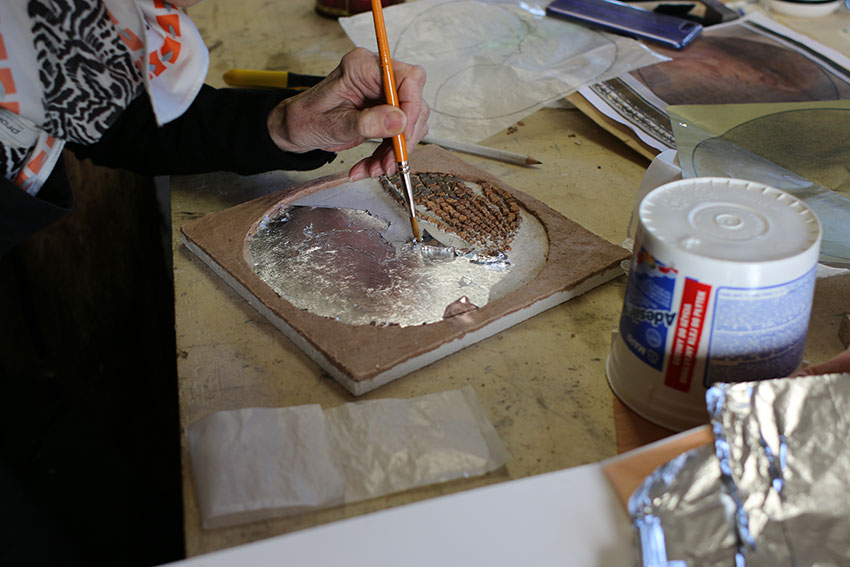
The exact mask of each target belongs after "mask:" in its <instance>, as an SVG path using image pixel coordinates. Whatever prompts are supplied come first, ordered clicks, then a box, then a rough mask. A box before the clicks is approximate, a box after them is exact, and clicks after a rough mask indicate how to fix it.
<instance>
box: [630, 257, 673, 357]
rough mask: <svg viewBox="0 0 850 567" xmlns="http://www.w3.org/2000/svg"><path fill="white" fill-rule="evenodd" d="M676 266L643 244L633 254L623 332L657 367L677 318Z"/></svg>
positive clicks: (634, 350)
mask: <svg viewBox="0 0 850 567" xmlns="http://www.w3.org/2000/svg"><path fill="white" fill-rule="evenodd" d="M676 275H677V272H676V269H675V268H672V267H670V266H666V265H664V264H663V263H662V262H659V261H658V260H656V259H655V257H653V256H652V254H650V253H649V252H647V250H646V249H645V248H643V247H641V248H640V251H639V252H638V253H637V254H636V255H634V256H633V257H632V266H631V273H630V274H629V280H628V283H627V284H626V298H625V301H624V304H623V313H622V316H621V317H620V335H621V336H622V337H623V340H624V341H625V344H626V345H627V346H628V348H629V350H631V351H632V353H634V355H635V356H637V357H638V358H639V359H640V360H642V361H644V362H645V363H646V364H648V365H649V366H651V367H653V368H655V369H656V370H659V371H660V370H661V367H662V365H663V364H664V351H665V348H666V345H667V330H668V328H670V327H671V326H672V325H673V323H675V321H676V312H675V311H673V310H672V306H673V292H674V290H675V287H676Z"/></svg>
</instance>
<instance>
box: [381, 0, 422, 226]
mask: <svg viewBox="0 0 850 567" xmlns="http://www.w3.org/2000/svg"><path fill="white" fill-rule="evenodd" d="M372 18H373V19H374V20H375V35H376V36H377V39H378V55H379V57H380V58H381V70H382V71H383V75H384V93H385V94H386V97H387V104H391V105H393V106H395V107H396V108H401V105H399V102H398V92H397V91H396V86H395V75H394V74H393V63H392V60H391V59H390V45H389V41H387V29H386V26H385V25H384V10H383V7H382V6H381V0H372ZM393 151H394V152H395V159H396V162H398V174H399V177H400V178H401V180H402V183H403V184H404V192H405V193H406V195H407V205H408V207H409V208H410V228H411V229H412V230H413V241H414V242H418V241H419V224H418V223H417V222H416V205H415V204H414V202H413V183H411V181H410V163H408V161H407V141H406V140H405V139H404V134H399V135H398V136H394V137H393Z"/></svg>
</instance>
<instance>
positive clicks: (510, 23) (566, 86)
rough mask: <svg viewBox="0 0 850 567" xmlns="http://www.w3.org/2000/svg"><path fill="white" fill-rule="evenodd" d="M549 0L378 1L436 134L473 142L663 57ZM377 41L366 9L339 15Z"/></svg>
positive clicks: (351, 32) (357, 34)
mask: <svg viewBox="0 0 850 567" xmlns="http://www.w3.org/2000/svg"><path fill="white" fill-rule="evenodd" d="M546 4H547V2H534V1H531V2H520V1H517V0H477V1H476V0H419V1H417V2H406V3H404V4H399V5H395V6H390V7H388V8H386V9H385V10H384V19H385V21H386V28H387V37H388V40H389V45H390V52H391V54H392V57H393V59H397V60H399V61H404V62H406V63H413V64H416V65H421V66H422V67H424V68H425V70H426V72H427V74H428V81H427V83H426V85H425V90H424V93H423V95H424V98H425V100H426V101H427V102H428V104H429V106H430V107H431V118H430V120H429V123H428V124H429V128H430V132H431V134H432V135H434V136H442V137H446V138H454V139H456V140H462V141H466V142H477V141H480V140H482V139H483V138H486V137H488V136H490V135H492V134H495V133H496V132H498V131H499V130H502V129H504V128H506V127H508V126H510V125H512V124H514V123H516V122H517V121H518V120H521V119H522V118H524V117H525V116H528V115H529V114H531V113H533V112H534V111H535V110H537V109H538V108H540V107H542V106H544V105H545V104H546V103H549V102H551V101H553V100H556V99H558V98H561V97H564V96H566V95H567V94H570V93H571V92H574V91H575V90H577V89H578V88H579V87H581V86H583V85H586V84H589V83H593V82H597V81H604V80H607V79H610V78H613V77H616V76H618V75H621V74H623V73H626V72H627V71H631V70H633V69H637V68H639V67H642V66H645V65H651V64H653V63H657V62H659V61H663V60H665V58H663V57H661V56H659V55H657V54H655V53H653V52H652V51H650V50H649V49H648V48H646V47H645V46H643V45H642V44H640V43H638V42H637V41H635V40H632V39H628V38H624V37H620V36H616V35H611V34H605V33H600V32H596V31H592V30H590V29H588V28H586V27H583V26H581V25H578V24H573V23H570V22H566V21H563V20H559V19H555V18H550V17H547V16H546V15H545V7H546ZM339 22H340V25H341V26H342V28H343V30H344V31H345V33H346V34H348V36H349V37H350V38H351V40H352V41H353V42H354V43H355V44H356V45H358V46H361V47H366V48H368V49H371V50H373V51H376V50H377V42H376V39H375V27H374V22H373V20H372V15H371V13H368V12H367V13H363V14H359V15H357V16H352V17H350V18H340V20H339Z"/></svg>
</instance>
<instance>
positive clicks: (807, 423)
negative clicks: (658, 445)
mask: <svg viewBox="0 0 850 567" xmlns="http://www.w3.org/2000/svg"><path fill="white" fill-rule="evenodd" d="M707 402H708V409H709V414H710V415H711V419H712V427H713V430H714V436H715V444H714V446H713V447H712V446H706V447H702V448H699V449H694V450H693V451H691V452H689V453H686V454H685V455H683V456H681V457H679V458H677V459H674V460H673V461H671V462H670V463H667V464H666V465H664V466H662V467H660V468H659V469H657V470H656V471H655V472H654V473H653V474H652V475H650V477H648V478H647V479H646V481H645V482H644V483H643V485H642V486H641V487H639V488H638V490H636V491H635V493H634V494H633V495H632V497H631V499H630V501H629V511H630V513H631V514H632V517H633V520H634V525H635V529H636V532H637V534H638V539H639V545H638V547H639V550H640V554H639V555H640V557H641V559H642V560H643V564H644V565H647V566H648V565H653V566H655V565H677V566H685V565H699V566H703V565H736V566H749V567H754V566H758V567H761V566H765V567H767V566H775V565H795V566H804V565H847V564H850V537H848V534H850V502H848V499H847V496H846V495H847V494H848V493H850V374H829V375H823V376H807V377H799V378H782V379H776V380H764V381H759V382H742V383H736V384H716V385H714V386H712V387H711V388H709V390H708V391H707Z"/></svg>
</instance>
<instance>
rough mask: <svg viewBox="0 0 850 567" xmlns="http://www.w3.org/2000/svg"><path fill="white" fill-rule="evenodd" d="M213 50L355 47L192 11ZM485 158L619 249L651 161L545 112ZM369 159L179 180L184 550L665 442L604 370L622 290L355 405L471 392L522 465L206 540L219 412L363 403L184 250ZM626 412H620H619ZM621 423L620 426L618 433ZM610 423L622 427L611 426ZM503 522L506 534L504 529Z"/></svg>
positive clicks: (266, 14)
mask: <svg viewBox="0 0 850 567" xmlns="http://www.w3.org/2000/svg"><path fill="white" fill-rule="evenodd" d="M188 12H189V15H190V16H191V17H192V19H193V21H194V22H195V23H196V25H197V26H198V28H199V29H200V31H201V33H202V35H203V36H204V38H205V41H206V43H207V45H208V47H209V48H210V57H211V64H210V71H209V76H208V83H209V84H212V85H214V86H224V83H223V81H222V79H221V76H222V74H223V72H224V71H226V70H228V69H231V68H254V69H279V70H283V69H285V70H289V71H294V72H298V73H309V74H325V73H327V72H329V71H330V70H331V69H332V68H333V67H334V66H335V65H336V63H337V62H338V61H339V59H340V57H341V56H342V55H343V54H344V53H345V52H347V51H348V50H349V49H351V48H352V47H353V45H352V44H351V42H350V40H348V39H347V37H346V36H345V35H344V33H343V32H342V30H341V28H340V27H339V24H338V23H337V22H336V21H335V20H332V19H327V18H325V17H322V16H319V15H318V14H317V13H316V12H315V11H314V2H313V0H287V1H286V2H267V1H262V0H242V1H240V2H226V1H224V0H207V1H206V2H202V3H200V4H198V5H197V6H195V7H192V8H190V9H189V10H188ZM482 144H483V145H487V146H491V147H495V148H502V149H507V150H512V151H519V152H522V153H526V154H529V155H532V156H534V157H536V158H538V159H540V160H541V161H542V162H543V165H541V166H537V167H533V168H523V167H519V166H514V165H508V164H504V163H500V162H496V161H492V160H488V159H484V158H476V157H473V156H467V155H464V154H459V155H460V156H461V157H462V158H463V159H464V160H466V161H468V162H470V163H471V164H473V165H475V166H477V167H479V168H481V169H484V170H486V171H488V172H490V173H492V174H494V175H496V176H498V177H499V178H501V179H502V180H504V181H505V182H506V183H508V184H510V185H511V186H513V187H515V188H517V189H520V190H521V191H524V192H526V193H529V194H530V195H532V196H533V197H535V198H537V199H540V200H541V201H543V202H545V203H546V204H548V205H549V206H551V207H552V208H554V209H556V210H558V211H560V212H561V213H563V214H564V215H565V216H567V217H569V218H571V219H573V220H574V221H576V222H578V223H579V224H581V225H583V226H584V227H585V228H587V229H589V230H591V231H593V232H595V233H596V234H598V235H600V236H601V237H603V238H605V239H607V240H608V241H609V242H612V243H615V244H618V243H620V242H622V241H623V239H624V238H625V236H626V228H627V224H628V220H629V217H630V215H631V210H632V206H633V202H634V198H635V194H636V192H637V188H638V184H639V182H640V180H641V177H642V176H643V174H644V171H645V169H646V167H647V166H648V165H649V162H648V161H647V159H646V158H644V157H642V156H640V155H639V154H638V153H636V152H635V151H633V150H631V149H629V148H628V147H626V146H625V145H624V144H623V143H622V142H621V141H619V140H618V139H617V138H615V137H614V136H612V135H611V134H609V133H607V132H606V131H604V130H603V129H602V128H600V127H599V126H597V125H596V124H595V123H593V122H592V121H591V120H590V119H588V118H587V117H586V116H585V115H583V114H581V113H580V112H579V111H577V110H574V109H543V110H540V111H538V112H536V113H535V114H533V115H531V116H529V117H528V118H526V119H524V120H522V123H521V124H520V125H519V126H518V128H517V130H516V131H515V132H513V131H512V132H510V133H508V132H507V131H503V132H500V133H498V134H495V135H493V136H492V137H490V138H489V139H487V140H484V141H483V142H482ZM369 151H371V147H369V146H368V145H367V146H366V147H361V148H355V149H353V150H348V151H346V152H342V153H341V154H340V155H339V157H338V158H337V159H336V161H334V162H333V163H331V164H328V165H326V166H325V167H323V168H322V169H319V170H316V171H312V172H303V173H298V172H273V173H267V174H261V175H256V176H250V177H240V176H237V175H232V174H224V173H218V174H209V175H196V176H183V177H175V178H173V179H172V182H171V185H172V187H171V190H172V196H171V205H172V228H173V261H174V286H175V316H176V327H177V355H178V358H177V360H178V379H179V396H180V420H181V429H182V460H183V488H184V497H183V498H184V510H185V537H186V552H187V555H189V556H194V555H199V554H202V553H207V552H210V551H213V550H217V549H222V548H226V547H232V546H235V545H238V544H242V543H247V542H250V541H255V540H258V539H262V538H266V537H271V536H274V535H278V534H283V533H287V532H291V531H294V530H298V529H303V528H308V527H311V526H316V525H320V524H323V523H327V522H332V521H335V520H339V519H342V518H347V517H351V516H355V515H358V514H363V513H366V512H372V511H376V510H380V509H384V508H388V507H393V506H398V505H401V504H406V503H409V502H414V501H418V500H422V499H426V498H432V497H435V496H439V495H442V494H449V493H452V492H457V491H461V490H468V489H470V488H474V487H479V486H483V485H487V484H491V483H496V482H503V481H506V480H510V479H518V478H522V477H527V476H530V475H536V474H541V473H545V472H549V471H553V470H558V469H562V468H565V467H572V466H576V465H580V464H584V463H589V462H595V461H599V460H601V459H605V458H607V457H611V456H613V455H615V454H616V453H617V452H618V427H619V437H620V444H621V446H622V445H623V444H624V443H625V444H626V445H635V444H639V443H643V442H646V441H648V440H652V439H654V438H657V437H659V436H661V435H665V434H667V433H668V432H666V431H664V430H661V429H660V428H652V427H646V424H645V423H643V422H642V420H640V419H639V418H636V416H634V415H633V414H630V413H629V412H627V411H623V408H622V407H621V406H620V405H618V404H617V403H616V402H615V399H614V398H613V396H612V394H611V391H610V389H609V387H608V384H607V381H606V378H605V370H604V363H605V357H606V356H607V353H608V349H609V345H610V340H611V333H612V331H613V330H615V329H616V327H617V323H618V320H619V316H620V310H621V307H622V300H623V291H624V286H625V278H624V277H620V278H618V279H617V280H614V281H612V282H610V283H608V284H606V285H604V286H601V287H599V288H597V289H595V290H593V291H591V292H589V293H587V294H585V295H583V296H581V297H579V298H577V299H573V300H571V301H569V302H567V303H565V304H562V305H560V306H558V307H555V308H553V309H551V310H549V311H546V312H544V313H542V314H540V315H538V316H536V317H534V318H532V319H530V320H528V321H525V322H523V323H521V324H519V325H517V326H515V327H512V328H510V329H507V330H506V331H504V332H502V333H499V334H498V335H496V336H494V337H491V338H489V339H486V340H484V341H482V342H480V343H478V344H475V345H473V346H471V347H469V348H466V349H464V350H462V351H460V352H458V353H456V354H453V355H451V356H449V357H447V358H445V359H443V360H441V361H438V362H436V363H434V364H432V365H430V366H428V367H426V368H423V369H421V370H419V371H417V372H414V373H413V374H410V375H408V376H406V377H404V378H402V379H399V380H397V381H395V382H392V383H390V384H388V385H386V386H383V387H381V388H379V389H378V390H376V391H374V392H372V393H370V394H367V395H366V396H363V397H362V398H359V399H374V398H383V397H399V398H411V397H415V396H420V395H424V394H428V393H433V392H440V391H445V390H449V389H456V388H460V387H462V386H466V385H472V386H473V387H474V388H475V391H476V393H477V395H478V397H479V398H480V399H481V402H482V404H483V406H484V408H485V410H486V411H487V413H488V415H489V417H490V420H491V421H492V422H493V424H494V425H495V427H496V429H497V431H498V433H499V435H500V436H501V438H502V440H503V441H504V443H505V445H506V446H507V448H508V450H509V451H510V452H511V454H512V459H511V460H510V461H509V462H508V464H507V465H506V467H504V468H503V469H500V470H498V471H496V472H494V473H491V474H489V475H486V476H484V477H482V478H476V479H469V480H459V481H454V482H449V483H445V484H441V485H438V486H431V487H425V488H421V489H417V490H412V491H408V492H405V493H402V494H393V495H390V496H386V497H383V498H379V499H374V500H370V501H366V502H359V503H356V504H352V505H347V506H342V507H338V508H333V509H329V510H322V511H318V512H311V513H306V514H302V515H299V516H295V517H290V518H281V519H275V520H270V521H265V522H255V523H251V524H245V525H242V526H236V527H231V528H220V529H214V530H204V529H203V528H202V527H201V525H200V518H199V512H198V506H197V501H196V499H195V493H194V488H193V485H192V472H191V463H190V459H189V454H188V444H187V440H186V435H185V432H186V428H187V427H188V426H189V424H191V423H192V422H194V421H195V420H197V419H199V418H201V417H203V416H205V415H207V414H209V413H212V412H214V411H218V410H225V409H235V408H242V407H281V406H295V405H300V404H308V403H318V404H320V405H321V406H322V407H323V408H329V407H334V406H337V405H340V404H343V403H347V402H351V401H354V399H355V398H354V397H352V396H351V395H350V394H349V393H348V392H346V391H345V390H344V389H343V388H342V387H341V386H339V385H338V384H337V383H336V382H335V381H333V380H332V379H330V378H329V377H327V376H326V375H324V374H323V372H322V371H321V370H320V368H319V367H318V366H317V365H316V364H315V363H314V362H313V361H312V360H311V359H309V358H308V357H307V356H306V355H304V354H303V353H302V352H301V351H300V350H299V349H298V348H296V347H295V346H294V345H293V344H292V343H291V342H289V341H288V340H287V339H286V338H284V337H283V335H282V334H280V333H279V332H278V331H277V330H276V329H275V328H274V327H273V326H272V325H271V324H270V323H268V322H267V321H266V320H265V319H264V318H263V317H262V316H261V315H260V314H259V313H258V312H256V311H255V310H254V309H253V308H252V307H250V306H249V305H248V304H247V303H246V302H245V301H244V300H243V299H242V298H241V297H240V296H238V295H237V294H236V293H235V292H234V291H232V290H231V289H230V288H229V287H228V286H227V285H226V284H225V283H224V282H223V281H222V280H221V279H219V278H218V277H216V276H215V275H214V274H213V273H212V272H211V270H209V269H208V268H207V267H206V266H205V265H204V264H202V263H201V262H200V261H199V260H198V259H197V258H195V257H194V256H193V255H192V254H191V253H190V252H189V251H188V250H187V249H186V248H185V246H183V245H182V243H181V240H180V233H179V227H180V225H181V224H182V223H184V222H186V221H188V220H191V219H194V218H197V217H198V216H201V215H204V214H206V213H209V212H213V211H217V210H221V209H224V208H227V207H230V206H233V205H235V204H238V203H240V202H243V201H246V200H249V199H252V198H254V197H257V196H259V195H262V194H265V193H268V192H270V191H274V190H278V189H281V188H286V187H292V186H294V185H297V184H300V183H302V182H304V181H307V180H309V179H313V178H316V177H319V176H322V175H326V174H329V173H336V172H339V171H345V170H346V169H347V168H348V167H350V166H351V165H352V164H353V163H354V162H355V161H356V160H357V159H360V158H361V157H363V156H365V155H367V153H368V152H369ZM848 293H850V278H848V277H847V276H846V275H842V276H838V277H835V278H830V279H829V280H824V281H822V282H820V283H819V284H818V287H817V291H816V302H815V308H814V314H813V317H812V326H811V330H810V333H809V341H808V344H807V350H806V358H807V359H808V360H815V361H817V360H823V359H825V358H826V357H828V356H832V355H834V354H837V353H838V352H840V351H841V350H842V349H843V346H842V345H841V343H840V341H839V340H838V338H837V325H838V323H839V320H840V317H841V313H842V311H843V310H844V309H845V308H846V307H847V305H846V304H847V302H846V301H845V300H844V298H845V297H848V296H850V295H848ZM615 408H616V412H615ZM615 413H616V420H615ZM615 423H616V424H617V425H615ZM507 521H510V520H509V519H508V520H507Z"/></svg>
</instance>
